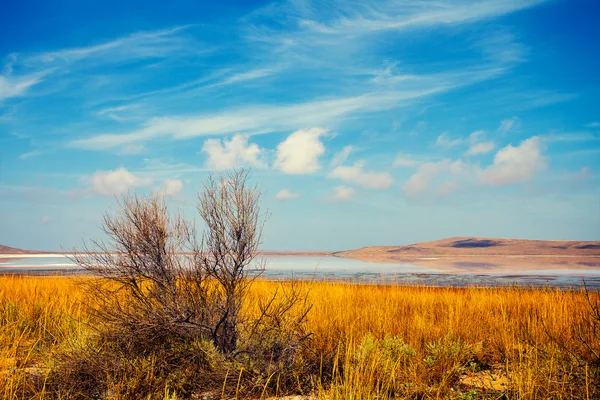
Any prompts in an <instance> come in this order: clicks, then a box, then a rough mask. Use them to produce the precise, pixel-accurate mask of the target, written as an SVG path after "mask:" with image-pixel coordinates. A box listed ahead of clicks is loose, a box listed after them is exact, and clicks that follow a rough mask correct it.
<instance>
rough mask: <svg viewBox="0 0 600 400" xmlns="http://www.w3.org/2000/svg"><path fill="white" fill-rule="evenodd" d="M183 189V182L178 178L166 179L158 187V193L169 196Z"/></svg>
mask: <svg viewBox="0 0 600 400" xmlns="http://www.w3.org/2000/svg"><path fill="white" fill-rule="evenodd" d="M181 190H183V182H182V181H181V180H180V179H166V180H165V181H164V182H163V183H162V186H161V188H160V193H162V194H163V195H164V196H167V197H171V196H175V195H176V194H178V193H180V192H181Z"/></svg>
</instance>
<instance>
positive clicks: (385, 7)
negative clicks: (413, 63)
mask: <svg viewBox="0 0 600 400" xmlns="http://www.w3.org/2000/svg"><path fill="white" fill-rule="evenodd" d="M543 1H544V0H505V1H489V0H479V1H477V0H475V1H443V0H442V1H435V2H414V1H381V2H377V3H374V4H371V3H369V4H364V3H362V2H338V3H334V4H333V5H331V6H329V7H327V8H325V7H323V8H317V7H316V6H314V5H311V3H310V2H304V1H303V2H292V4H293V5H294V6H295V10H294V11H296V12H295V14H300V15H301V16H302V18H303V19H301V20H300V21H299V22H300V23H301V25H302V27H303V28H304V29H306V30H309V31H313V32H317V33H321V34H327V35H361V34H369V33H372V32H375V31H384V30H407V29H418V28H423V27H432V26H438V25H442V26H443V25H456V24H464V23H470V22H475V21H479V20H485V19H489V18H494V17H498V16H501V15H505V14H510V13H512V12H515V11H518V10H521V9H525V8H530V7H533V6H535V5H537V4H540V3H543ZM300 5H301V6H300ZM311 6H312V7H311ZM321 15H327V16H328V18H327V19H326V20H325V21H323V22H318V21H316V20H314V19H312V18H313V17H314V18H319V17H321ZM321 19H323V17H321Z"/></svg>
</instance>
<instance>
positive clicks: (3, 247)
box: [0, 244, 44, 254]
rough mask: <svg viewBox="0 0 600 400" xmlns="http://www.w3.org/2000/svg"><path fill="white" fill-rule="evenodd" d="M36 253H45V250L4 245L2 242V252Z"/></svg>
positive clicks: (0, 248) (0, 251) (0, 250)
mask: <svg viewBox="0 0 600 400" xmlns="http://www.w3.org/2000/svg"><path fill="white" fill-rule="evenodd" d="M34 253H44V252H43V251H32V250H23V249H17V248H15V247H10V246H4V245H1V244H0V254H34Z"/></svg>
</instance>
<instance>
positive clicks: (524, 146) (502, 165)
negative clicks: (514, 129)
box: [479, 136, 546, 186]
mask: <svg viewBox="0 0 600 400" xmlns="http://www.w3.org/2000/svg"><path fill="white" fill-rule="evenodd" d="M545 167H546V158H545V157H544V156H543V155H542V144H541V140H540V138H539V137H537V136H533V137H531V138H529V139H526V140H524V141H522V142H521V143H520V144H519V145H518V146H513V145H511V144H509V145H508V146H506V147H504V148H502V149H500V150H498V152H497V153H496V155H495V157H494V162H493V164H492V165H490V166H489V167H487V168H484V169H482V170H481V171H480V172H479V181H480V183H482V184H484V185H490V186H502V185H508V184H511V183H518V182H524V181H527V180H529V179H531V178H533V176H534V175H535V173H536V172H538V171H540V170H542V169H544V168H545Z"/></svg>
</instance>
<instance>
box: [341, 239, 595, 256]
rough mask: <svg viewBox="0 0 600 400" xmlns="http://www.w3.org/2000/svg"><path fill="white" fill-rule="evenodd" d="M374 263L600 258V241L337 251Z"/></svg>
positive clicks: (474, 242)
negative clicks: (431, 260)
mask: <svg viewBox="0 0 600 400" xmlns="http://www.w3.org/2000/svg"><path fill="white" fill-rule="evenodd" d="M334 255H336V256H338V257H345V258H354V259H358V260H363V261H371V262H402V261H407V260H415V259H428V258H463V257H486V258H489V257H496V258H500V257H511V258H512V257H516V258H537V257H544V258H560V257H600V241H594V242H592V241H566V240H521V239H496V238H479V237H454V238H449V239H442V240H436V241H433V242H423V243H414V244H409V245H405V246H373V247H364V248H361V249H356V250H348V251H340V252H336V253H334Z"/></svg>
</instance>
